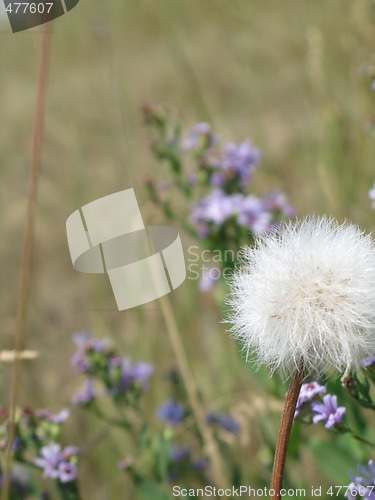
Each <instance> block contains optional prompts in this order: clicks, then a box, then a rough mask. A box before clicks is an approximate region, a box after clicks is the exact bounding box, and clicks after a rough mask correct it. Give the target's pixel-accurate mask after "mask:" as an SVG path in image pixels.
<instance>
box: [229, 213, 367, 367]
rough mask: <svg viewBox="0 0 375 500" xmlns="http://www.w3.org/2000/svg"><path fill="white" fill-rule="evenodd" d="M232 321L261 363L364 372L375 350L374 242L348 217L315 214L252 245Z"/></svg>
mask: <svg viewBox="0 0 375 500" xmlns="http://www.w3.org/2000/svg"><path fill="white" fill-rule="evenodd" d="M228 302H229V304H230V306H231V307H232V314H231V316H230V318H229V322H230V323H232V325H233V327H232V329H231V331H232V332H233V334H234V336H235V337H237V338H238V339H239V340H241V341H242V342H243V344H244V348H245V350H246V352H247V353H248V354H249V353H252V352H253V353H255V358H256V359H257V361H258V363H263V364H266V365H268V366H269V367H270V368H271V370H272V371H274V370H276V369H279V370H280V371H281V372H282V374H283V375H287V376H288V375H290V374H291V373H292V372H294V371H295V370H296V369H300V368H301V366H303V367H304V368H305V370H306V372H307V373H311V372H317V373H321V372H325V373H330V372H331V371H332V369H334V370H338V371H340V372H343V371H344V370H346V369H348V368H353V369H357V368H358V367H359V362H360V360H361V359H362V358H363V357H366V356H369V355H372V354H374V353H375V245H374V242H373V240H372V239H371V237H370V236H369V235H365V234H364V232H363V231H361V230H360V229H359V227H358V226H356V225H353V224H349V223H347V222H345V223H343V224H341V225H340V224H338V223H337V222H336V221H334V220H333V219H328V218H325V217H323V218H315V217H310V218H307V219H305V220H301V221H297V222H290V223H287V224H286V225H285V226H284V227H283V228H282V229H280V230H278V231H275V232H273V233H271V234H269V235H267V236H265V237H263V238H259V239H258V240H257V242H256V245H255V247H253V248H245V249H244V251H243V264H242V266H241V267H240V269H239V270H237V272H236V273H235V274H234V275H233V277H232V280H231V295H230V297H229V300H228Z"/></svg>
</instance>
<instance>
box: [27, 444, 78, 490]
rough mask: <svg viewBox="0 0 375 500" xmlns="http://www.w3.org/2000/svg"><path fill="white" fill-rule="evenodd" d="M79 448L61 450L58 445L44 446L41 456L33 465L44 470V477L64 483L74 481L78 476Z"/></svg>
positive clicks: (71, 447)
mask: <svg viewBox="0 0 375 500" xmlns="http://www.w3.org/2000/svg"><path fill="white" fill-rule="evenodd" d="M77 458H78V448H77V447H76V446H66V447H65V448H64V449H61V446H60V445H59V444H57V443H51V444H49V445H47V446H43V448H41V450H40V456H38V457H36V458H34V460H33V463H34V464H35V465H36V466H37V467H40V468H41V469H43V473H44V477H49V478H52V479H59V481H61V482H62V483H68V482H69V481H73V480H74V479H75V478H76V476H77Z"/></svg>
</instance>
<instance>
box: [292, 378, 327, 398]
mask: <svg viewBox="0 0 375 500" xmlns="http://www.w3.org/2000/svg"><path fill="white" fill-rule="evenodd" d="M324 392H326V388H325V387H324V385H319V384H318V382H315V381H313V382H307V383H306V384H302V387H301V390H300V393H299V397H298V399H299V400H300V404H303V403H307V402H308V401H311V400H312V399H313V398H315V396H317V395H318V394H323V393H324Z"/></svg>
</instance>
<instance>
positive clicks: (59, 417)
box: [35, 408, 69, 424]
mask: <svg viewBox="0 0 375 500" xmlns="http://www.w3.org/2000/svg"><path fill="white" fill-rule="evenodd" d="M35 413H36V415H37V416H38V417H40V418H43V419H45V420H48V421H49V422H52V423H53V424H62V423H63V422H65V420H66V419H67V418H68V417H69V410H68V409H66V408H64V410H61V411H60V412H59V413H55V414H54V413H52V412H50V411H49V410H45V409H43V408H41V409H38V410H36V412H35Z"/></svg>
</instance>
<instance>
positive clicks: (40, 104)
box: [1, 23, 51, 500]
mask: <svg viewBox="0 0 375 500" xmlns="http://www.w3.org/2000/svg"><path fill="white" fill-rule="evenodd" d="M50 39H51V33H50V27H49V23H47V24H45V25H43V30H42V32H41V53H40V59H39V60H40V62H39V77H38V79H39V80H38V88H37V99H36V106H35V113H34V123H33V131H32V146H31V158H30V172H29V187H28V194H27V207H26V220H25V229H24V237H23V244H22V253H21V262H20V276H19V291H18V303H17V315H16V331H15V338H14V351H15V353H16V354H15V356H14V358H15V359H14V363H13V364H12V373H11V383H10V395H9V426H8V440H7V448H6V452H5V464H4V478H3V484H2V495H1V498H2V500H7V499H8V496H9V483H10V474H11V468H12V458H13V453H12V442H13V438H14V430H15V429H14V426H15V416H16V407H17V401H18V395H19V389H20V375H21V369H20V368H21V351H22V350H23V348H24V344H25V337H26V315H27V302H28V295H29V294H28V292H29V284H30V270H31V257H32V247H33V236H34V222H35V209H36V203H37V193H38V174H39V168H40V157H41V149H42V138H43V118H44V106H45V98H46V90H47V80H48V68H49V52H50Z"/></svg>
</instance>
